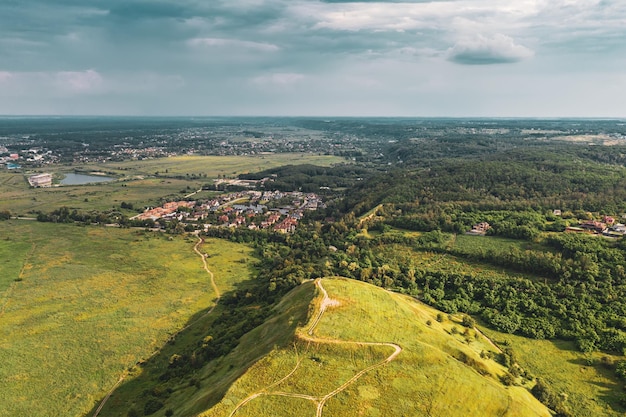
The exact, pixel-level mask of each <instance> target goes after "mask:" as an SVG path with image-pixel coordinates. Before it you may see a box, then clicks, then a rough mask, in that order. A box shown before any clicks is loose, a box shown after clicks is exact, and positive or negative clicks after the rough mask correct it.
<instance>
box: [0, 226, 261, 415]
mask: <svg viewBox="0 0 626 417" xmlns="http://www.w3.org/2000/svg"><path fill="white" fill-rule="evenodd" d="M195 243H196V240H195V239H192V238H190V237H189V238H183V237H177V238H171V237H168V236H165V235H161V234H152V233H147V234H146V233H144V232H143V231H136V230H121V229H115V228H96V227H79V226H75V225H57V224H46V223H37V222H28V221H7V222H2V223H0V255H1V256H2V257H1V258H0V277H2V279H1V280H0V282H1V283H2V285H3V286H2V287H0V294H1V296H2V301H1V303H2V304H1V305H0V308H1V310H0V329H1V331H0V416H7V417H9V416H11V417H14V416H79V415H84V414H85V413H87V412H88V411H89V410H90V409H92V407H93V406H94V405H95V404H96V403H97V401H99V400H100V399H102V398H103V397H104V395H105V394H106V393H107V392H108V390H109V389H110V388H111V387H112V386H113V385H114V384H115V382H116V381H117V380H118V378H119V377H120V376H121V375H122V374H123V373H125V372H126V371H127V369H128V368H129V367H132V366H133V365H134V364H135V363H136V362H138V361H140V360H142V359H145V358H148V357H149V356H150V355H152V354H153V352H154V351H155V350H158V349H159V348H160V347H161V346H162V345H163V344H164V342H165V341H166V340H167V338H168V336H169V335H171V334H173V333H175V332H176V331H177V330H178V329H180V328H182V327H184V326H185V325H186V324H187V323H189V321H190V320H193V317H194V316H195V317H198V315H199V314H200V313H201V312H203V311H207V309H209V308H210V307H211V306H212V305H213V304H214V300H215V294H214V293H213V292H212V290H211V285H210V282H209V276H208V274H207V273H206V271H205V270H204V269H203V266H202V261H201V259H200V257H199V256H198V255H197V254H196V253H195V252H193V246H194V244H195ZM203 250H204V251H209V252H211V253H212V255H213V257H212V259H209V267H210V268H212V270H213V271H214V273H215V279H216V281H217V283H218V287H219V288H220V290H221V289H224V290H228V289H230V288H232V287H233V286H234V285H236V283H238V282H240V281H245V280H247V279H249V277H250V271H249V266H248V264H247V263H244V262H241V260H242V259H247V258H248V256H249V255H250V249H249V248H248V247H246V246H244V245H238V244H234V243H230V242H222V241H220V242H219V244H217V243H213V241H208V242H207V243H206V244H205V245H204V247H203ZM7 256H8V257H9V259H7ZM7 284H8V285H7Z"/></svg>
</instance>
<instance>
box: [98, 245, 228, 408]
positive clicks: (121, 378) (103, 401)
mask: <svg viewBox="0 0 626 417" xmlns="http://www.w3.org/2000/svg"><path fill="white" fill-rule="evenodd" d="M196 237H198V242H197V243H196V244H195V245H194V247H193V251H194V252H195V253H197V254H198V256H200V258H202V266H203V268H204V270H205V271H206V272H207V274H209V277H210V282H211V287H212V288H213V291H215V304H214V305H213V307H211V308H210V309H209V311H207V312H206V313H204V314H203V315H202V316H200V317H198V318H197V319H196V320H194V321H192V322H191V323H189V324H188V325H186V326H185V327H183V328H182V329H180V330H178V331H177V332H176V333H174V334H172V335H170V337H169V339H168V341H170V340H173V339H175V338H176V336H178V335H179V334H181V333H182V332H184V331H185V330H187V329H188V328H190V327H192V326H193V325H194V324H196V323H197V322H199V321H200V320H202V319H203V318H205V317H206V316H208V315H209V314H211V313H212V312H213V310H215V308H216V307H217V304H218V303H219V301H220V297H221V294H220V290H219V289H218V288H217V285H216V284H215V277H214V276H213V272H211V270H210V269H209V265H208V264H207V262H206V256H204V254H202V253H201V252H200V251H199V250H198V248H199V247H200V245H202V244H203V243H204V239H202V238H201V237H199V236H197V235H196ZM160 352H161V350H160V349H159V350H157V351H155V352H154V353H153V354H152V355H150V356H149V357H148V359H146V360H149V359H151V358H153V357H154V356H156V355H157V354H159V353H160ZM127 376H128V374H127V371H124V373H123V374H122V375H121V376H120V379H118V381H117V382H116V383H115V385H113V388H111V389H110V390H109V392H108V393H107V395H106V396H105V397H104V398H103V399H102V402H100V405H99V406H98V408H97V409H96V411H95V412H94V413H93V416H92V417H98V414H100V411H102V409H103V408H104V405H105V404H106V403H107V401H109V398H111V395H112V394H113V393H114V392H115V390H116V389H117V387H119V386H120V385H121V383H122V382H124V379H126V377H127Z"/></svg>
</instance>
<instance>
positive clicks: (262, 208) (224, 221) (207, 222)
mask: <svg viewBox="0 0 626 417" xmlns="http://www.w3.org/2000/svg"><path fill="white" fill-rule="evenodd" d="M276 200H280V201H279V202H276ZM272 202H274V203H273V204H272ZM285 202H287V203H288V204H284V205H280V204H282V203H285ZM268 205H269V206H272V208H269V207H268ZM181 207H184V209H183V210H181ZM325 207H326V205H325V204H324V202H323V201H322V199H321V198H320V197H319V196H317V194H314V193H302V192H281V191H265V192H261V191H241V192H235V193H230V194H224V195H221V196H219V197H216V198H214V199H211V200H205V201H178V202H169V203H165V204H164V205H163V206H162V207H156V208H152V209H148V210H146V211H145V212H144V213H142V214H140V215H138V216H135V217H134V218H133V219H137V220H148V219H150V220H154V221H156V220H159V219H176V220H178V221H180V222H183V223H186V224H196V225H198V226H201V227H202V228H204V229H205V230H208V228H210V227H247V228H248V229H250V230H257V229H262V230H274V231H276V232H280V233H293V232H294V231H295V230H296V227H297V226H298V222H299V221H300V220H301V219H302V217H303V216H304V212H305V211H307V210H311V211H312V210H317V209H318V208H325Z"/></svg>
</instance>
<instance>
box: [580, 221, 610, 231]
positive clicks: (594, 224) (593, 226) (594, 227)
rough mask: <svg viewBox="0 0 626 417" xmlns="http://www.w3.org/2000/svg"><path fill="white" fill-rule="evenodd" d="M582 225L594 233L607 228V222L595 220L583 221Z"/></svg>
mask: <svg viewBox="0 0 626 417" xmlns="http://www.w3.org/2000/svg"><path fill="white" fill-rule="evenodd" d="M580 227H581V228H582V229H584V230H588V231H590V232H593V233H602V232H603V231H604V229H606V224H605V223H602V222H598V221H595V220H589V221H586V222H583V223H582V224H581V225H580Z"/></svg>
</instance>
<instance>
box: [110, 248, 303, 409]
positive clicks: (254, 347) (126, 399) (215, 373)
mask: <svg viewBox="0 0 626 417" xmlns="http://www.w3.org/2000/svg"><path fill="white" fill-rule="evenodd" d="M209 261H210V262H211V258H210V259H209ZM218 275H219V274H217V273H216V276H218ZM312 298H313V286H312V285H311V283H309V284H305V285H302V286H299V287H298V288H296V289H294V290H293V291H292V292H291V293H290V294H289V295H288V296H286V297H285V298H284V299H283V300H282V301H281V302H280V303H279V304H278V305H277V306H276V307H275V309H274V314H273V315H272V317H271V318H270V319H269V320H267V321H266V322H265V323H263V324H262V325H260V326H259V327H257V328H255V329H254V330H252V331H250V332H249V333H248V334H246V335H245V336H243V337H242V338H241V341H240V343H239V345H238V346H237V347H236V348H235V349H234V350H233V351H232V352H230V353H229V354H228V355H226V356H225V357H222V358H218V359H216V360H213V361H211V362H209V363H208V364H207V365H206V366H204V367H203V368H201V369H199V370H198V371H197V373H196V374H195V375H194V376H193V379H194V380H195V381H197V382H196V384H192V383H190V381H191V380H190V379H186V380H184V381H183V382H182V383H181V384H180V385H178V386H176V387H175V388H174V391H173V392H172V393H171V394H170V395H169V396H168V397H167V399H163V400H164V402H165V406H164V407H163V408H162V409H161V410H159V411H157V412H156V413H154V414H153V415H154V416H163V415H164V413H165V411H166V410H167V409H173V410H176V414H175V415H177V416H192V415H197V414H198V413H199V412H201V411H203V410H206V409H207V408H209V407H211V406H213V405H215V404H216V403H218V402H219V401H220V400H221V399H222V397H223V396H224V394H225V393H226V391H227V390H228V388H229V387H230V386H231V384H232V383H233V382H234V381H236V380H237V378H239V377H240V376H241V375H242V374H243V373H244V372H245V371H246V370H247V369H248V368H249V367H250V366H252V364H254V363H255V362H256V361H258V360H259V359H260V358H262V357H264V356H265V355H267V354H269V353H270V352H271V351H272V349H274V348H276V347H278V346H280V347H283V346H286V344H287V343H289V342H290V341H292V339H293V334H294V332H295V329H296V327H297V326H298V325H301V324H302V323H304V322H305V321H306V317H307V311H308V306H309V304H310V302H311V299H312ZM224 308H225V307H223V306H221V305H218V307H217V309H216V310H215V311H214V312H213V313H211V315H210V316H208V317H207V321H206V322H205V323H200V324H199V325H198V326H194V328H192V329H190V331H186V332H183V333H181V334H180V335H179V336H178V337H177V338H176V344H174V345H171V344H167V345H165V346H164V347H163V349H162V351H161V353H160V354H159V355H158V356H156V357H155V358H153V359H151V360H150V361H148V363H146V364H145V365H144V366H142V367H141V369H136V370H135V371H134V374H133V375H132V376H133V378H129V380H128V381H127V382H126V383H125V384H123V385H122V386H121V387H120V388H119V389H118V390H116V392H115V393H114V394H113V395H112V396H111V398H110V400H109V401H108V403H107V405H106V407H104V409H103V410H102V412H101V413H100V416H101V417H107V416H111V417H113V416H121V415H126V413H127V411H128V410H129V409H130V408H135V409H136V410H142V404H143V403H144V402H145V396H144V395H143V392H144V390H151V389H153V388H154V387H155V386H158V385H159V380H158V375H159V373H160V372H162V371H163V368H167V364H168V359H169V357H170V356H171V355H172V354H174V353H176V352H179V351H180V347H181V346H185V345H189V344H193V345H195V344H196V343H197V341H198V340H199V339H202V337H203V336H204V335H206V334H207V333H210V328H211V322H212V321H211V320H212V318H213V319H214V318H215V317H219V315H220V313H221V312H222V310H223V309H224ZM140 413H141V411H140Z"/></svg>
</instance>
